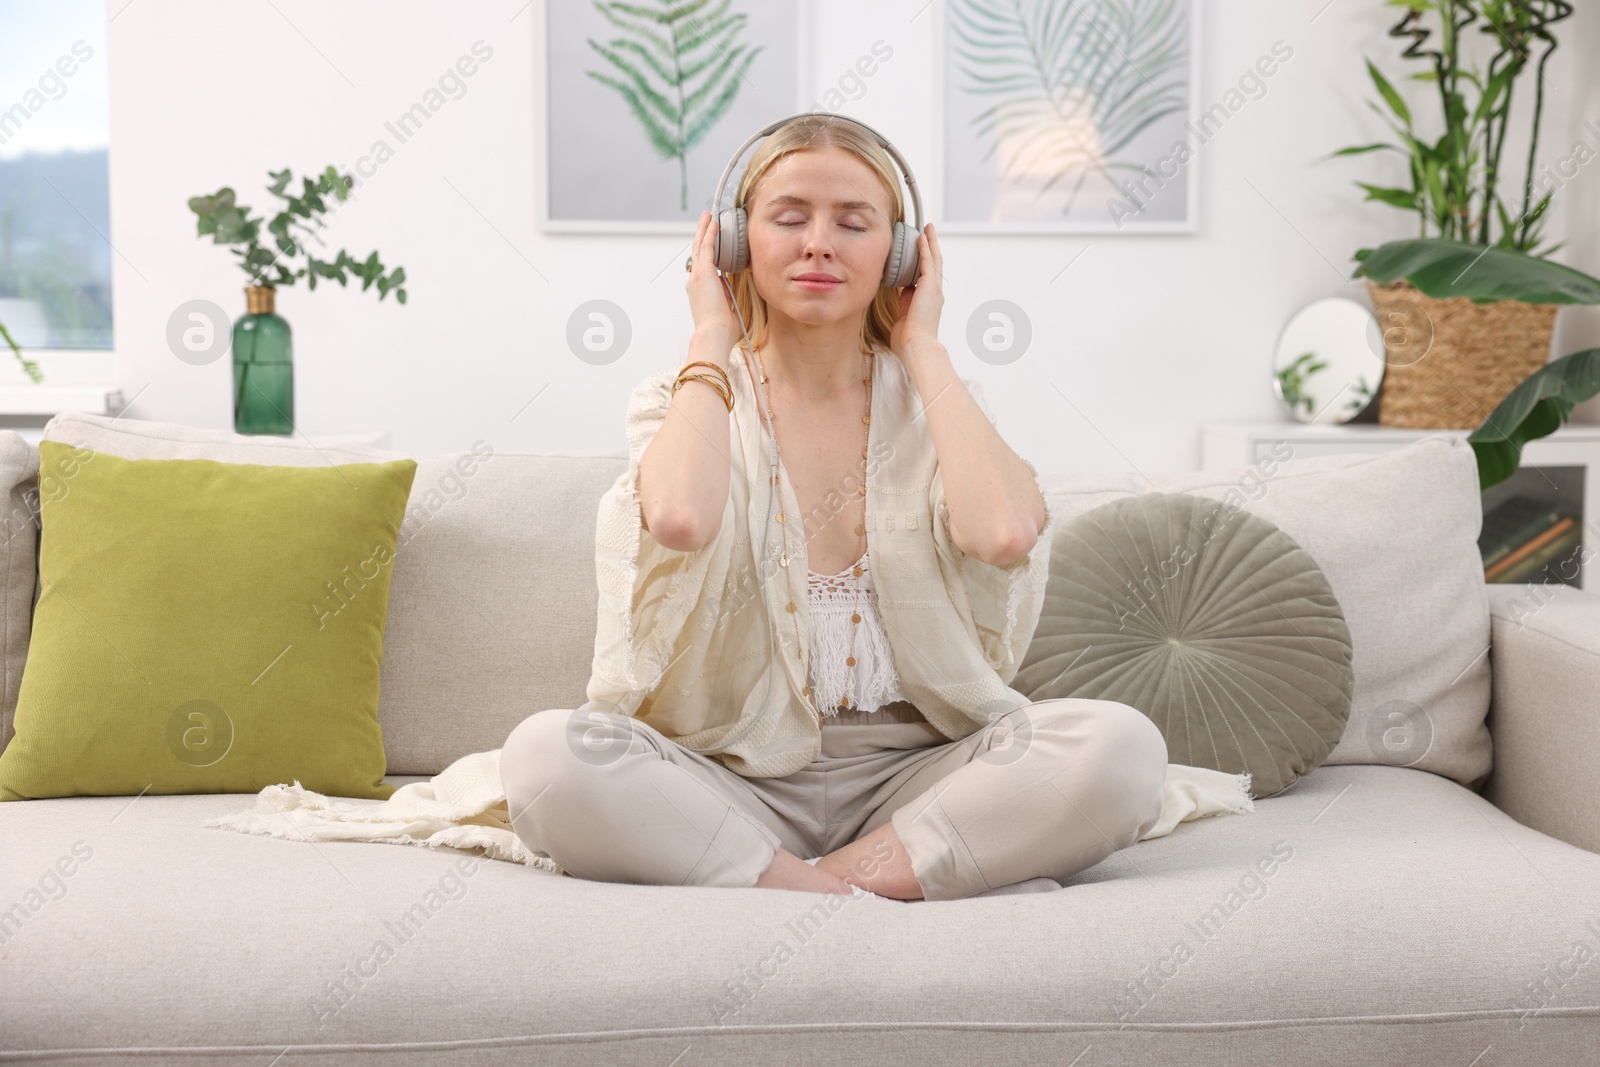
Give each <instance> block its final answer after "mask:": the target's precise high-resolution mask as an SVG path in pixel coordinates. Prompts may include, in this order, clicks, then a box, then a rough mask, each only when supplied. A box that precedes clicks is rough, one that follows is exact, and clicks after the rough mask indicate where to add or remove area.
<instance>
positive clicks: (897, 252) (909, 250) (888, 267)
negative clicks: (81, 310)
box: [883, 222, 918, 287]
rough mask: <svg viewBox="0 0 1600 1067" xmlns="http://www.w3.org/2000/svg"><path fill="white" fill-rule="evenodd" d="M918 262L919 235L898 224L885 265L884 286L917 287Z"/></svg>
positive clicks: (908, 227)
mask: <svg viewBox="0 0 1600 1067" xmlns="http://www.w3.org/2000/svg"><path fill="white" fill-rule="evenodd" d="M917 262H918V256H917V235H916V234H915V233H913V232H912V231H911V227H910V226H907V225H906V224H905V223H904V222H896V223H895V224H894V240H893V242H892V243H891V244H890V246H889V261H888V262H887V263H885V264H884V265H883V284H884V285H885V286H889V287H902V286H907V285H915V284H916V281H917Z"/></svg>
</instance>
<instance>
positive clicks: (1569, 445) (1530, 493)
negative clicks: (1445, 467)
mask: <svg viewBox="0 0 1600 1067" xmlns="http://www.w3.org/2000/svg"><path fill="white" fill-rule="evenodd" d="M1471 432H1472V431H1471V430H1410V429H1401V428H1399V427H1393V426H1382V425H1378V424H1374V423H1366V424H1360V425H1353V426H1352V425H1328V426H1323V425H1311V424H1306V423H1297V422H1253V423H1213V424H1208V425H1205V426H1202V427H1201V430H1200V435H1201V436H1200V466H1201V469H1203V470H1216V469H1219V468H1227V467H1237V466H1242V465H1249V464H1253V463H1255V462H1256V461H1257V460H1259V459H1262V458H1264V457H1266V456H1268V455H1273V454H1274V450H1277V452H1276V456H1277V458H1278V459H1279V460H1280V461H1281V460H1285V459H1310V458H1312V457H1315V456H1328V455H1334V454H1337V453H1341V452H1387V451H1389V450H1391V449H1395V448H1403V447H1404V446H1406V445H1408V444H1410V443H1411V442H1413V441H1419V440H1421V439H1422V438H1424V437H1433V436H1446V437H1458V438H1462V439H1465V438H1466V436H1467V435H1468V434H1469V433H1471ZM1285 445H1287V449H1288V451H1287V453H1285V451H1284V450H1283V446H1285ZM1518 495H1520V496H1527V497H1532V498H1534V499H1537V500H1540V501H1546V502H1549V503H1552V504H1555V505H1556V506H1558V507H1559V508H1561V510H1562V511H1563V513H1564V514H1570V515H1572V516H1573V517H1574V518H1576V519H1577V520H1578V521H1579V523H1580V524H1581V525H1582V530H1583V539H1582V541H1581V543H1580V544H1579V546H1578V548H1577V549H1576V550H1574V551H1575V555H1574V556H1573V557H1572V559H1573V561H1574V562H1576V564H1577V566H1576V568H1575V569H1576V575H1575V576H1573V577H1571V580H1570V581H1568V583H1567V584H1571V585H1575V586H1577V587H1578V588H1580V589H1582V588H1586V587H1587V586H1586V583H1585V577H1586V574H1587V571H1588V563H1589V557H1590V556H1592V555H1593V554H1594V553H1595V552H1596V551H1600V525H1597V523H1600V426H1593V425H1574V424H1570V423H1569V424H1568V425H1565V426H1562V427H1561V428H1560V429H1558V430H1556V431H1555V433H1553V434H1551V435H1549V436H1548V437H1541V438H1538V439H1537V440H1534V441H1530V442H1528V443H1527V444H1526V445H1524V446H1523V449H1522V461H1521V463H1520V464H1519V465H1518V467H1517V470H1516V472H1515V473H1514V474H1512V476H1511V477H1510V478H1507V479H1506V480H1505V481H1503V482H1500V483H1498V484H1496V485H1491V486H1490V487H1489V488H1488V489H1486V490H1484V493H1483V510H1484V512H1486V513H1487V512H1489V511H1492V510H1493V509H1494V508H1495V507H1496V506H1497V505H1498V504H1500V503H1501V502H1502V501H1504V500H1506V499H1507V498H1509V497H1511V496H1518ZM1567 573H1568V575H1571V574H1572V569H1571V568H1569V569H1568V571H1567ZM1552 574H1554V571H1553V569H1552ZM1543 580H1547V581H1552V580H1561V578H1560V576H1559V575H1555V576H1553V577H1550V578H1546V579H1543Z"/></svg>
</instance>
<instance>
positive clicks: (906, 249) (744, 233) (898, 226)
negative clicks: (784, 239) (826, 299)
mask: <svg viewBox="0 0 1600 1067" xmlns="http://www.w3.org/2000/svg"><path fill="white" fill-rule="evenodd" d="M809 115H817V116H823V117H826V118H829V119H835V120H838V121H842V122H850V123H854V124H855V125H857V126H860V127H861V128H862V129H863V130H866V131H867V132H868V133H869V134H871V135H872V137H873V140H875V141H877V142H878V144H879V145H880V146H881V147H882V148H883V150H884V151H885V152H887V153H889V157H890V158H891V159H893V160H894V161H895V163H897V164H899V167H900V172H901V173H902V174H904V175H905V179H906V188H907V189H908V190H910V192H911V203H912V206H913V208H914V209H915V211H916V216H917V228H916V229H915V230H913V229H911V228H910V227H908V226H907V225H906V224H905V223H904V222H902V221H900V220H898V219H896V220H895V224H894V240H893V242H892V244H891V245H890V247H889V259H888V261H887V262H885V263H884V265H883V283H882V284H883V285H885V286H890V287H900V286H906V285H915V284H916V282H917V238H918V236H920V235H921V233H922V225H923V223H922V197H921V196H920V195H919V194H918V193H917V179H916V178H915V176H913V175H912V173H911V168H910V166H908V165H907V164H906V161H905V158H904V157H903V156H901V155H900V152H899V151H898V150H897V149H896V148H895V146H894V145H892V144H890V143H889V141H888V139H887V138H885V137H884V136H883V134H881V133H879V132H878V131H877V130H875V129H873V128H872V127H871V126H868V125H867V124H866V123H864V122H861V121H859V120H857V119H852V118H847V117H846V116H844V115H835V114H833V113H832V112H828V111H801V112H798V113H796V114H793V115H790V116H788V117H787V118H781V119H779V120H778V121H776V122H774V123H771V124H769V125H767V126H765V127H764V128H762V129H760V130H758V131H756V132H755V133H754V134H752V135H751V136H750V138H749V140H747V141H745V143H744V144H742V145H740V146H739V150H738V151H737V152H735V153H734V154H733V158H732V159H730V160H728V165H727V167H726V168H725V169H724V170H723V172H722V179H721V180H720V181H718V182H717V195H716V197H715V199H713V200H712V201H711V205H712V207H716V206H717V205H719V204H721V203H722V194H723V192H724V191H725V190H726V189H727V186H728V178H729V177H730V176H731V175H732V174H733V168H734V167H735V166H737V165H738V163H739V160H740V159H741V158H742V157H743V156H744V153H745V150H746V149H748V148H749V147H750V146H751V145H752V144H754V143H755V142H756V141H758V140H760V139H761V138H763V137H765V136H766V135H767V134H769V133H771V132H772V131H773V130H776V129H777V128H778V127H780V126H782V125H784V124H785V123H789V122H793V121H794V120H795V119H798V118H804V117H806V116H809ZM691 258H692V257H691ZM749 265H750V231H749V216H748V215H747V214H746V213H745V209H744V208H742V207H730V208H722V209H720V210H719V211H718V212H717V252H716V267H717V270H719V271H721V272H722V273H724V274H732V273H734V272H735V271H741V270H744V269H745V268H746V267H748V266H749Z"/></svg>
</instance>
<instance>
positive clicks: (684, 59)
mask: <svg viewBox="0 0 1600 1067" xmlns="http://www.w3.org/2000/svg"><path fill="white" fill-rule="evenodd" d="M808 2H809V0H631V2H610V0H543V3H542V5H541V6H542V7H543V8H544V9H545V10H544V13H543V14H544V17H543V19H542V20H540V21H539V22H538V24H539V25H541V26H542V31H539V32H542V33H543V37H544V40H543V42H542V45H543V49H542V50H543V53H544V55H545V78H546V89H545V91H544V92H542V93H535V94H534V95H535V97H536V98H537V99H538V101H539V105H540V107H539V110H540V115H539V121H540V123H541V125H542V126H543V130H542V136H539V137H538V138H537V139H536V141H535V143H542V144H543V146H544V151H545V167H544V175H545V181H544V186H545V187H544V190H543V192H542V194H541V195H540V196H539V198H538V199H539V202H540V205H539V206H540V220H539V221H540V228H541V229H543V230H544V231H546V232H565V233H658V234H674V235H682V234H684V233H693V232H694V227H695V222H696V220H697V219H698V218H699V216H700V212H701V211H702V210H707V209H709V208H710V207H711V196H712V194H713V193H714V192H715V191H716V186H717V179H718V178H719V177H721V176H722V170H723V168H724V167H725V166H727V164H728V157H729V156H730V155H731V154H732V153H733V150H734V149H736V148H738V147H739V145H740V144H742V143H743V142H744V140H745V138H747V137H749V136H750V134H751V133H753V132H754V131H756V130H758V129H760V128H761V127H763V126H765V125H766V124H767V123H769V122H771V121H772V120H773V119H775V118H779V117H781V116H783V115H788V114H792V113H794V112H797V111H801V110H804V107H805V105H803V104H802V103H801V98H802V96H803V95H804V72H805V69H806V67H805V60H806V57H805V41H806V37H805V34H804V32H803V31H804V29H805V27H806V24H807V22H808V19H807V17H806V16H807V11H806V5H807V3H808ZM539 51H540V48H539V43H538V42H536V45H535V54H538V52H539Z"/></svg>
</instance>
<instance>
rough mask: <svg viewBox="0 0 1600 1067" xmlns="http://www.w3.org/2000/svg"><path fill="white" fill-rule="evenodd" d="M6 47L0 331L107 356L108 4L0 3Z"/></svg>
mask: <svg viewBox="0 0 1600 1067" xmlns="http://www.w3.org/2000/svg"><path fill="white" fill-rule="evenodd" d="M0 41H3V42H5V51H6V57H5V63H4V64H0V323H4V324H5V326H6V328H7V329H8V330H9V331H10V333H11V336H12V337H13V338H14V339H15V340H16V342H17V344H19V345H21V346H22V347H23V348H24V349H29V348H34V349H42V348H58V349H110V348H111V347H112V344H111V342H112V330H111V256H112V254H113V253H112V250H111V223H110V216H111V212H110V203H109V192H108V186H109V182H108V172H107V147H108V143H109V136H108V135H109V130H110V108H109V105H108V90H107V79H106V4H105V0H50V2H49V3H29V2H24V0H0ZM0 356H4V357H7V359H8V360H9V356H8V353H7V349H6V347H5V345H4V344H3V343H0Z"/></svg>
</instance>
